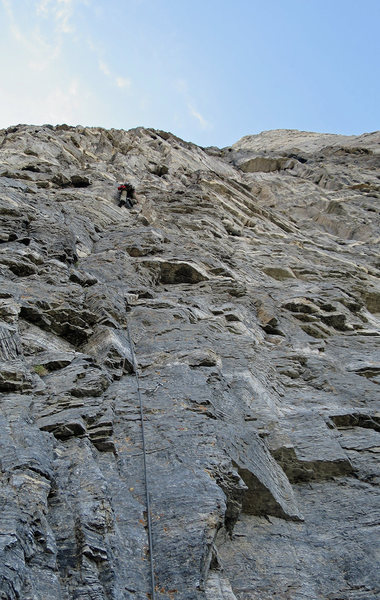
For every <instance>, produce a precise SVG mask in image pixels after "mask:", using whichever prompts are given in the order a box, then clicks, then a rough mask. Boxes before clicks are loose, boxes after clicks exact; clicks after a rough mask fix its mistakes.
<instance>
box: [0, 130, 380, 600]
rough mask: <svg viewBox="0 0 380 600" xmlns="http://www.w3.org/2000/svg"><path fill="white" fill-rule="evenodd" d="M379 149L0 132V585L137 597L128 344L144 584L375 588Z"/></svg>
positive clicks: (204, 592)
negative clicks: (127, 204) (126, 196)
mask: <svg viewBox="0 0 380 600" xmlns="http://www.w3.org/2000/svg"><path fill="white" fill-rule="evenodd" d="M379 153H380V135H379V133H371V134H364V135H362V136H358V137H354V136H352V137H345V136H338V135H327V134H324V135H322V134H315V133H306V132H298V131H292V130H291V131H284V130H279V131H272V132H265V133H262V134H260V135H256V136H247V137H245V138H243V139H242V140H240V141H239V142H237V143H236V144H234V145H233V146H232V147H231V148H224V149H218V148H214V147H212V148H200V147H198V146H196V145H194V144H191V143H186V142H184V141H183V140H180V139H179V138H177V137H175V136H174V135H172V134H169V133H165V132H163V131H155V130H149V129H143V128H138V129H134V130H131V131H117V130H110V131H107V130H104V129H100V128H83V127H68V126H58V127H51V126H42V127H33V126H26V125H20V126H18V127H13V128H9V129H7V130H3V131H1V132H0V159H1V163H0V220H1V233H0V277H1V286H0V359H1V362H0V390H1V392H2V393H1V409H2V410H1V416H0V447H1V457H0V467H1V496H0V498H1V500H0V502H1V511H0V532H1V537H0V598H2V599H3V600H15V599H17V600H72V599H75V600H142V599H146V598H151V597H152V595H151V589H150V575H149V568H150V567H149V559H150V556H149V549H148V536H147V512H146V498H145V491H146V490H145V480H144V476H143V452H142V439H141V420H140V413H139V401H138V393H137V390H138V388H137V383H138V381H137V378H136V373H135V369H134V360H133V348H134V351H135V353H136V360H137V363H138V369H137V375H138V376H139V385H140V390H141V397H142V400H143V407H144V424H145V435H146V458H147V469H148V482H149V487H150V499H151V517H152V536H153V546H154V553H153V559H154V571H155V583H156V594H155V595H156V598H157V600H158V599H159V600H195V599H197V600H206V599H207V600H233V599H235V598H236V599H238V600H253V599H257V600H259V599H260V600H272V599H273V598H276V599H277V598H278V599H286V600H301V599H302V600H325V599H329V600H338V599H339V600H370V599H371V600H372V599H373V598H375V596H376V593H377V591H378V587H377V584H376V578H377V569H376V562H375V561H376V559H375V547H376V523H377V521H376V506H378V502H377V503H376V499H378V496H376V483H377V477H378V470H377V464H376V453H377V452H378V451H379V448H380V442H379V421H380V418H379V416H380V413H379V408H378V405H376V396H377V393H378V390H379V383H380V359H379V335H380V321H379V312H380V285H379V272H380V256H379V251H378V242H379V236H380V228H379V204H378V198H379V195H380V194H379V192H380V181H379V168H378V167H379ZM123 181H129V182H130V183H132V184H133V185H134V186H135V188H136V198H137V200H138V202H137V204H136V206H135V207H134V208H133V209H132V210H126V209H125V208H119V207H118V206H117V200H116V196H115V192H116V188H117V184H118V182H123ZM128 330H129V331H128ZM129 336H130V337H129Z"/></svg>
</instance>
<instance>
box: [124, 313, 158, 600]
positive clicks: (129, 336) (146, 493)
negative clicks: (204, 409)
mask: <svg viewBox="0 0 380 600" xmlns="http://www.w3.org/2000/svg"><path fill="white" fill-rule="evenodd" d="M127 332H128V341H129V347H130V349H131V353H132V363H133V371H134V374H135V377H136V386H137V395H138V399H139V406H140V419H141V437H142V448H143V461H144V482H145V497H146V511H147V526H148V544H149V559H150V579H151V586H152V596H151V600H156V591H155V587H156V584H155V577H154V558H153V536H152V518H151V512H150V491H149V481H148V472H147V464H146V463H147V461H146V444H145V429H144V407H143V401H142V396H141V390H140V378H139V372H138V364H137V360H136V353H135V349H134V345H133V341H132V336H131V332H130V329H129V324H128V321H127Z"/></svg>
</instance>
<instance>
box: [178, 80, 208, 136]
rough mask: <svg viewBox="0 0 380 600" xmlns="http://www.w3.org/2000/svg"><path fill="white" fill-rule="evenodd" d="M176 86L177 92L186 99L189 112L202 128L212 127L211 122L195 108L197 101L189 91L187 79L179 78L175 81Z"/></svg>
mask: <svg viewBox="0 0 380 600" xmlns="http://www.w3.org/2000/svg"><path fill="white" fill-rule="evenodd" d="M174 87H175V89H176V90H177V92H178V93H179V94H180V95H181V96H182V97H183V98H184V99H185V101H186V106H187V111H188V114H189V115H190V116H191V117H193V118H194V119H196V120H197V121H198V123H199V125H200V127H201V129H203V130H206V129H210V128H211V127H212V125H211V123H210V122H209V121H207V119H206V118H205V117H204V116H203V115H202V114H201V113H200V112H199V110H197V108H195V102H194V100H193V98H192V95H191V94H190V92H189V86H188V83H187V81H186V79H182V78H180V79H177V80H176V81H175V82H174Z"/></svg>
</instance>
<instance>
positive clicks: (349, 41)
mask: <svg viewBox="0 0 380 600" xmlns="http://www.w3.org/2000/svg"><path fill="white" fill-rule="evenodd" d="M0 18H1V21H0V22H1V25H2V27H1V31H2V35H1V39H0V52H1V54H0V56H1V79H0V127H8V126H9V125H14V124H17V123H33V124H42V123H52V124H57V123H68V124H73V125H76V124H81V125H91V126H102V127H107V128H110V127H115V128H122V129H129V128H131V127H137V126H139V125H142V126H145V127H154V128H156V129H164V130H166V131H172V132H173V133H175V134H176V135H178V136H180V137H181V138H184V139H186V140H190V141H193V142H195V143H197V144H200V145H202V146H208V145H216V146H220V147H222V146H227V145H230V144H232V143H234V142H235V141H237V140H238V139H239V138H240V137H242V136H243V135H247V134H251V133H258V132H260V131H263V130H267V129H278V128H286V129H301V130H308V131H324V132H330V133H344V134H360V133H363V132H366V131H374V130H376V129H379V127H380V126H379V106H380V101H379V88H380V77H379V55H380V52H379V46H380V43H379V39H380V35H379V31H380V0H360V1H359V0H355V1H353V0H266V2H265V1H263V0H202V1H201V0H0Z"/></svg>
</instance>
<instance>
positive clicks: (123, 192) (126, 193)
mask: <svg viewBox="0 0 380 600" xmlns="http://www.w3.org/2000/svg"><path fill="white" fill-rule="evenodd" d="M117 189H118V192H119V197H118V200H119V203H118V206H125V207H126V208H132V207H133V205H134V204H136V200H135V188H134V187H133V185H131V184H130V183H122V184H121V185H119V187H118V188H117Z"/></svg>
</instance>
